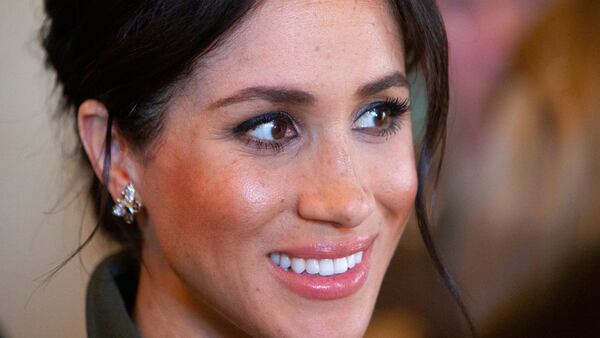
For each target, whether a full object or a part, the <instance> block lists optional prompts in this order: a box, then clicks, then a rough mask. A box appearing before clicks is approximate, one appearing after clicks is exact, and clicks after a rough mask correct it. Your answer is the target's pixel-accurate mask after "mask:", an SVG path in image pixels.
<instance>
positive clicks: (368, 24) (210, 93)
mask: <svg viewBox="0 0 600 338" xmlns="http://www.w3.org/2000/svg"><path fill="white" fill-rule="evenodd" d="M401 41H402V38H401V35H400V30H399V28H398V26H397V23H396V22H395V20H394V19H393V18H392V16H391V15H390V13H389V10H388V8H387V7H385V6H384V5H383V2H363V1H357V2H354V1H352V2H351V1H311V2H306V1H286V2H280V1H266V2H265V3H263V4H261V6H259V7H258V8H257V9H256V10H255V11H254V12H252V13H251V14H249V16H248V17H247V18H246V20H245V21H244V22H243V24H242V26H241V27H240V28H239V29H238V30H237V31H236V32H235V33H234V34H232V35H231V36H229V37H228V39H227V41H226V42H225V43H224V44H223V45H222V46H220V47H219V48H218V49H217V50H215V51H214V52H213V53H212V54H211V55H209V56H207V58H205V59H203V60H201V61H200V63H199V65H198V67H197V69H196V71H195V72H194V74H193V75H192V76H191V77H190V78H189V79H187V81H186V83H185V84H184V85H183V86H182V87H181V89H180V90H179V91H178V92H177V94H176V95H175V97H174V98H173V99H172V101H171V102H170V104H169V107H168V112H167V114H166V120H165V125H164V129H163V132H162V135H161V137H160V140H159V141H158V142H156V146H155V147H154V149H153V150H152V151H151V152H150V153H151V155H148V153H149V152H144V154H141V153H138V152H136V151H133V150H132V149H131V148H130V147H129V146H128V145H127V141H126V140H123V139H122V138H121V137H120V136H119V134H118V130H114V131H113V134H114V137H115V138H116V141H115V145H114V147H113V165H112V167H111V182H110V184H109V190H110V191H111V194H112V196H113V198H117V197H119V196H120V191H121V190H122V189H123V187H124V186H125V185H126V184H127V183H128V182H133V183H134V185H135V187H136V188H137V190H138V198H139V199H140V200H141V202H142V203H143V204H144V209H143V211H142V212H141V213H140V214H138V216H137V217H138V223H139V224H140V227H141V228H142V231H143V234H144V243H143V251H142V256H143V266H142V269H141V275H140V284H139V289H138V294H137V298H136V306H135V312H134V318H135V321H136V324H137V326H138V327H139V329H140V332H141V334H142V335H143V336H146V337H163V336H181V337H183V336H185V337H192V336H199V337H200V336H234V335H239V334H241V333H242V332H244V333H247V334H251V335H258V336H270V337H275V336H277V337H300V336H302V337H310V336H314V337H316V336H321V337H336V336H339V337H359V336H362V335H363V334H364V331H365V330H366V327H367V325H368V322H369V319H370V316H371V312H372V309H373V306H374V303H375V300H376V297H377V294H378V292H379V288H380V285H381V282H382V279H383V276H384V273H385V270H386V268H387V266H388V264H389V261H390V259H391V256H392V254H393V252H394V250H395V248H396V245H397V243H398V240H399V238H400V236H401V233H402V231H403V229H404V226H405V224H406V221H407V219H408V216H409V214H410V212H411V208H412V204H413V202H414V198H415V193H416V186H417V178H416V172H415V160H414V154H413V144H412V132H411V124H410V112H406V113H405V114H403V115H401V116H400V117H398V118H397V120H396V122H397V123H398V125H399V129H398V130H397V132H396V133H394V134H393V135H388V136H377V135H373V133H368V132H365V131H361V130H357V129H356V128H355V127H356V125H354V124H353V121H354V120H355V119H356V117H357V112H360V111H361V110H362V109H363V108H364V107H365V106H367V105H369V104H371V103H373V102H380V101H385V100H386V99H399V100H403V99H406V98H408V95H409V91H408V88H407V86H406V85H404V84H399V83H396V84H394V85H393V86H391V87H389V88H383V89H382V90H380V91H377V92H376V93H370V94H369V95H368V96H366V97H362V96H357V93H356V92H357V90H359V88H361V87H362V86H364V85H365V84H367V83H371V82H373V81H375V80H377V79H381V78H383V77H385V76H388V75H390V74H394V73H400V74H404V73H405V68H404V50H403V46H402V42H401ZM257 47H260V48H257ZM254 86H262V87H265V86H276V87H286V88H293V89H296V90H301V91H305V92H308V93H310V95H312V96H314V100H313V102H311V103H306V102H279V103H274V102H270V101H269V100H264V99H257V98H254V99H251V100H244V101H240V102H235V103H231V102H229V103H230V104H227V105H223V106H218V103H219V102H221V103H223V101H222V99H224V98H227V97H230V96H232V95H235V94H236V93H239V91H240V90H243V89H244V88H247V87H254ZM281 110H283V111H286V112H288V113H289V114H290V115H291V116H293V118H294V119H295V120H296V121H298V125H299V126H298V130H297V134H298V136H297V137H296V138H294V139H293V140H291V141H290V142H289V143H288V144H287V145H286V146H285V147H283V149H281V150H280V151H277V152H275V151H272V150H269V149H257V148H256V147H254V146H253V144H247V143H246V142H245V141H244V140H245V139H247V137H248V135H247V134H245V135H238V134H235V133H232V132H231V130H232V129H233V128H235V127H236V126H237V125H239V124H240V123H242V122H244V121H246V120H248V119H250V118H252V117H254V116H257V115H260V114H263V113H267V112H271V111H281ZM107 115H108V112H107V111H106V108H105V107H104V106H103V105H102V104H101V103H100V102H98V101H94V100H88V101H86V102H85V103H84V104H83V105H82V106H81V107H80V109H79V127H80V134H81V139H82V141H83V142H84V145H85V147H86V150H87V152H88V154H89V157H90V160H91V162H92V163H93V164H94V168H95V170H96V173H97V174H99V173H100V172H101V171H102V155H101V154H102V140H103V133H104V129H103V128H105V127H106V117H107ZM244 137H246V138H244ZM370 235H376V236H377V237H376V240H375V241H374V243H373V247H372V253H371V267H370V270H369V273H368V277H367V280H366V283H365V284H364V285H363V287H362V288H360V289H359V290H358V291H357V292H356V293H354V294H352V295H350V296H347V297H344V298H340V299H335V300H328V301H323V300H309V299H306V298H303V297H301V296H299V295H297V294H295V293H293V292H292V291H290V290H288V289H287V288H285V287H283V286H282V284H281V283H280V282H279V281H278V280H276V279H275V278H274V276H273V275H272V274H271V273H269V271H268V270H269V268H270V267H271V266H270V265H269V264H271V263H270V261H269V259H268V254H269V253H270V252H272V251H276V250H278V249H280V248H293V247H299V246H306V245H310V244H314V243H321V242H324V241H329V242H337V241H344V240H352V239H355V238H357V237H359V236H370ZM232 323H233V324H234V325H232Z"/></svg>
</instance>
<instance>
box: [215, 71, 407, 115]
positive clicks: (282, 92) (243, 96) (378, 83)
mask: <svg viewBox="0 0 600 338" xmlns="http://www.w3.org/2000/svg"><path fill="white" fill-rule="evenodd" d="M392 87H408V81H407V80H406V76H405V75H404V74H402V73H401V72H394V73H391V74H389V75H386V76H384V77H381V78H379V79H376V80H374V81H371V82H368V83H366V84H364V85H362V86H361V87H359V88H358V90H357V91H356V93H355V94H354V95H355V96H357V97H361V98H365V97H369V96H373V95H375V94H377V93H379V92H382V91H384V90H386V89H388V88H392ZM252 100H265V101H269V102H273V103H287V104H295V105H311V104H314V103H315V102H316V101H317V98H316V97H315V96H314V95H313V94H311V93H309V92H306V91H303V90H299V89H295V88H291V87H285V86H273V87H271V86H256V87H248V88H244V89H242V90H240V91H239V92H237V93H236V94H234V95H232V96H229V97H226V98H223V99H220V100H217V101H216V102H214V103H212V104H211V105H210V106H211V108H213V109H214V108H219V107H223V106H227V105H230V104H234V103H240V102H245V101H252Z"/></svg>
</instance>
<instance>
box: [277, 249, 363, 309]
mask: <svg viewBox="0 0 600 338" xmlns="http://www.w3.org/2000/svg"><path fill="white" fill-rule="evenodd" d="M370 251H371V250H370V248H369V249H367V250H366V251H364V254H363V259H362V261H361V262H360V263H359V264H358V265H356V266H354V267H353V268H352V269H349V270H348V271H346V272H344V273H341V274H337V275H332V276H320V275H318V274H316V275H311V274H307V273H302V274H297V273H295V272H293V271H285V270H283V269H282V268H280V267H278V266H276V265H274V264H273V263H271V264H270V266H271V268H272V270H273V272H274V274H275V276H276V277H277V279H278V280H279V281H280V282H282V283H283V284H284V285H285V286H286V287H287V288H288V289H289V290H291V291H293V292H295V293H297V294H298V295H300V296H302V297H304V298H308V299H317V300H333V299H339V298H344V297H348V296H350V295H352V294H354V293H355V292H357V291H358V290H359V289H360V288H361V287H362V286H363V285H364V284H365V282H366V280H367V273H368V272H369V256H370ZM269 262H270V261H269Z"/></svg>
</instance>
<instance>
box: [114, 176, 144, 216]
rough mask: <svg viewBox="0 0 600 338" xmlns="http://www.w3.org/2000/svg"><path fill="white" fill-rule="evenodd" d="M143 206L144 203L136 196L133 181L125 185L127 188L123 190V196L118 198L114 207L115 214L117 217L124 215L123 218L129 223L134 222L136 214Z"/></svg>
mask: <svg viewBox="0 0 600 338" xmlns="http://www.w3.org/2000/svg"><path fill="white" fill-rule="evenodd" d="M141 208H142V204H141V203H140V202H138V201H137V200H136V198H135V188H134V187H133V183H129V184H127V185H126V186H125V189H123V191H122V192H121V198H119V199H117V203H116V204H115V206H114V207H113V210H112V212H113V215H115V216H117V217H123V220H124V221H125V223H127V224H131V223H133V220H134V218H135V214H137V213H138V212H139V211H140V209H141Z"/></svg>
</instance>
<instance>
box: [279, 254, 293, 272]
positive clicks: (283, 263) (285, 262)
mask: <svg viewBox="0 0 600 338" xmlns="http://www.w3.org/2000/svg"><path fill="white" fill-rule="evenodd" d="M291 265H292V261H290V258H289V257H288V256H287V255H281V259H280V260H279V266H280V267H281V268H282V269H283V270H287V269H289V268H290V266H291Z"/></svg>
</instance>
